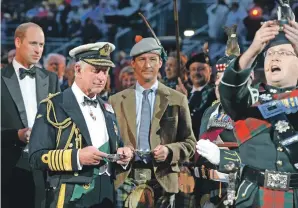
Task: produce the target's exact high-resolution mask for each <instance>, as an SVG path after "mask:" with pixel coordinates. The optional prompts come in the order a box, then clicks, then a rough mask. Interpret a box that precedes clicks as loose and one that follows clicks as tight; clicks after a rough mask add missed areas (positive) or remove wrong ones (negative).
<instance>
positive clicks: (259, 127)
mask: <svg viewBox="0 0 298 208" xmlns="http://www.w3.org/2000/svg"><path fill="white" fill-rule="evenodd" d="M270 127H271V124H270V123H269V122H268V121H264V120H260V119H256V118H247V119H245V120H239V121H236V122H235V126H234V134H235V137H236V139H237V140H238V141H239V142H240V143H241V144H242V143H244V142H246V141H247V140H249V139H251V138H252V137H254V136H255V135H257V134H259V133H260V132H262V131H263V130H265V129H267V128H270Z"/></svg>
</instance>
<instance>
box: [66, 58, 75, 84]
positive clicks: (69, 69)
mask: <svg viewBox="0 0 298 208" xmlns="http://www.w3.org/2000/svg"><path fill="white" fill-rule="evenodd" d="M75 64H76V62H75V61H70V62H69V63H68V64H67V66H66V70H65V78H66V79H67V83H68V87H70V86H71V85H72V84H73V82H74V78H75V71H74V67H75Z"/></svg>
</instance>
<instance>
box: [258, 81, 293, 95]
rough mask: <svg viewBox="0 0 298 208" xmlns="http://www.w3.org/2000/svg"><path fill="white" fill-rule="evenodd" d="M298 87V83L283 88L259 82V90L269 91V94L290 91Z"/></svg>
mask: <svg viewBox="0 0 298 208" xmlns="http://www.w3.org/2000/svg"><path fill="white" fill-rule="evenodd" d="M297 87H298V83H297V85H296V86H293V87H285V88H279V87H274V86H271V85H267V84H263V83H262V84H261V85H260V87H259V91H260V92H267V91H269V92H270V93H271V94H276V93H284V92H289V91H292V90H294V89H296V88H297Z"/></svg>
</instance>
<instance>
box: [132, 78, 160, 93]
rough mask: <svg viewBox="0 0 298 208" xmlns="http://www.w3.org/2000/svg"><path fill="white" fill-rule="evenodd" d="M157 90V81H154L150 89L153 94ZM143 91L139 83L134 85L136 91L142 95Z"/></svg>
mask: <svg viewBox="0 0 298 208" xmlns="http://www.w3.org/2000/svg"><path fill="white" fill-rule="evenodd" d="M157 88H158V81H157V80H156V82H155V83H154V84H153V85H152V86H151V88H150V89H152V90H153V92H154V93H156V91H157ZM144 90H145V88H144V87H142V86H141V85H140V84H139V82H137V83H136V91H137V92H139V93H141V94H143V91H144Z"/></svg>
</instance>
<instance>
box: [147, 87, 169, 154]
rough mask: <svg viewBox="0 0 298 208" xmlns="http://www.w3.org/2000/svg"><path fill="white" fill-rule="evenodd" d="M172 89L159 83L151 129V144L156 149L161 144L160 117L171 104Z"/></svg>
mask: <svg viewBox="0 0 298 208" xmlns="http://www.w3.org/2000/svg"><path fill="white" fill-rule="evenodd" d="M169 95H170V91H169V90H168V88H167V87H166V86H165V85H163V84H162V83H160V82H159V83H158V89H157V92H156V97H155V104H154V114H153V117H152V123H151V130H150V145H151V149H154V148H155V147H156V146H157V145H159V144H160V136H159V135H158V134H157V132H158V131H159V129H160V119H161V118H162V116H163V114H164V112H165V111H166V109H167V107H168V104H169V97H168V96H169Z"/></svg>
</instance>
